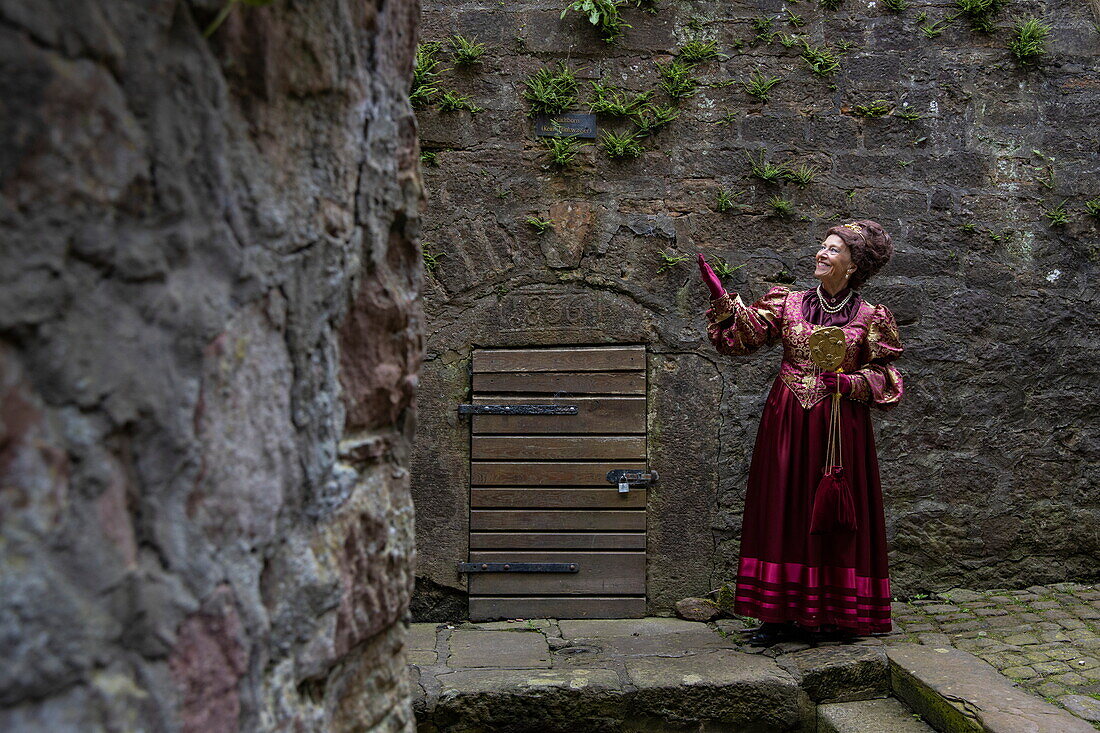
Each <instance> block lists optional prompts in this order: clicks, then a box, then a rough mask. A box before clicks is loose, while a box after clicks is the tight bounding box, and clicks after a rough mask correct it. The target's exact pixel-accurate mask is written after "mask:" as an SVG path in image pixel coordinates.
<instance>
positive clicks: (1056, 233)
mask: <svg viewBox="0 0 1100 733" xmlns="http://www.w3.org/2000/svg"><path fill="white" fill-rule="evenodd" d="M564 4H565V3H564V2H554V3H549V2H543V1H541V0H539V1H529V0H524V1H522V2H510V3H500V4H497V3H475V2H470V1H463V0H459V1H456V2H445V3H444V2H427V3H426V4H425V7H424V12H423V19H422V33H421V39H422V40H424V41H431V40H438V41H445V40H446V39H447V38H448V37H449V36H450V35H451V34H452V33H455V32H459V33H463V34H465V35H466V36H469V37H472V38H475V39H477V40H478V41H481V42H484V43H485V44H486V46H487V49H488V50H487V53H486V54H485V56H484V57H483V59H482V61H481V63H479V64H476V65H474V66H471V67H460V66H457V65H456V64H454V63H453V61H452V60H451V55H450V52H449V50H448V49H447V48H446V47H444V49H443V52H442V53H441V55H440V57H441V58H442V59H443V61H444V64H443V66H444V67H448V68H447V70H445V71H443V72H442V73H441V75H440V76H439V79H438V84H437V86H438V87H439V88H440V89H441V90H454V91H456V92H458V93H462V94H469V95H470V100H469V101H470V102H472V103H473V104H475V105H477V106H480V107H482V108H483V111H480V112H473V113H472V112H468V111H454V112H444V111H441V110H440V109H439V105H438V104H437V103H435V104H431V105H428V106H425V107H424V108H422V109H420V110H418V118H419V120H420V123H421V145H422V147H423V148H424V149H425V150H426V151H428V152H429V153H434V154H435V163H436V165H435V166H430V165H428V166H425V168H424V175H425V182H426V186H427V188H428V191H429V203H428V207H427V210H426V213H425V215H424V219H423V222H424V224H423V225H424V241H425V248H426V249H427V250H428V251H429V252H430V253H431V254H433V255H434V256H435V257H436V259H437V261H438V264H437V265H436V266H435V267H434V268H433V269H432V276H431V278H430V280H429V281H428V284H427V286H426V292H425V308H426V317H427V331H428V334H427V346H426V363H425V368H424V375H423V389H424V392H423V393H422V395H421V398H420V400H421V401H420V404H421V414H422V415H423V420H422V421H421V423H420V427H419V429H418V433H417V439H416V447H415V453H414V459H413V466H414V485H413V494H414V502H415V503H416V508H417V537H418V545H419V547H420V554H419V559H418V565H417V567H418V569H417V576H418V577H417V581H418V592H417V594H416V595H415V596H414V601H413V604H414V611H415V613H416V614H417V615H419V616H420V617H422V618H426V619H427V618H447V617H451V618H454V617H458V616H460V615H461V614H462V613H463V611H464V608H465V606H464V598H463V595H462V593H463V588H464V579H463V578H461V577H458V576H457V575H456V573H455V567H454V562H455V561H457V560H460V559H464V558H465V556H466V551H467V516H468V499H467V496H468V478H469V477H468V467H467V466H468V431H469V427H468V424H467V423H465V422H463V421H462V420H460V419H459V418H458V417H457V416H456V414H455V406H456V404H458V403H459V402H461V401H463V400H464V399H465V398H466V396H467V394H468V388H469V374H468V359H469V356H470V351H471V348H472V347H473V346H511V345H516V346H518V345H530V344H585V343H593V344H594V343H611V342H627V343H645V344H647V346H648V348H649V351H650V358H649V384H650V418H651V420H650V462H651V465H652V466H653V467H654V468H657V469H658V470H659V471H660V473H661V476H662V480H661V483H660V484H658V485H657V486H655V487H654V489H653V491H652V492H651V495H650V496H651V502H650V506H649V517H650V519H649V522H650V527H649V533H650V545H649V555H650V558H649V579H648V583H649V596H650V611H651V612H653V613H668V612H670V610H671V605H672V603H673V602H674V601H675V600H677V599H678V598H680V597H683V596H686V595H693V594H699V593H702V592H706V591H708V590H710V589H713V588H715V587H717V586H719V585H720V584H722V583H723V582H728V581H729V580H730V579H731V578H732V576H733V574H734V571H735V568H736V561H737V551H738V541H739V533H740V526H739V525H740V521H741V512H742V508H743V497H744V488H745V482H746V478H747V474H748V463H749V458H750V454H751V450H752V443H753V439H754V437H755V434H756V426H757V423H758V420H759V416H760V410H761V406H762V404H763V400H764V397H765V395H766V393H767V390H768V387H769V386H770V383H771V381H772V379H773V377H774V374H775V372H776V370H777V368H778V361H779V356H780V355H779V353H778V351H777V350H773V351H770V352H767V353H759V354H757V355H755V356H754V357H752V358H739V359H731V358H724V357H720V356H719V355H717V354H716V353H715V352H714V351H713V349H712V348H711V347H710V345H709V343H708V342H707V341H706V339H705V332H704V319H703V311H704V309H705V307H706V291H705V289H704V288H703V286H702V284H701V283H700V282H699V280H698V277H697V274H696V270H695V268H694V264H693V262H692V261H691V260H690V259H688V260H686V261H684V262H681V263H679V264H672V265H671V266H667V267H666V266H665V265H666V264H668V263H666V261H665V260H664V259H663V257H662V255H661V254H660V253H661V252H664V253H666V254H668V255H669V256H670V257H673V258H675V257H681V256H684V257H690V256H692V255H694V253H695V252H697V251H702V252H705V253H706V254H708V256H710V257H711V258H712V259H713V258H714V257H717V256H720V257H723V258H725V259H726V261H727V262H728V263H729V264H730V265H731V266H732V267H736V268H739V269H736V270H735V272H734V273H733V274H732V275H731V276H730V277H728V278H727V287H728V288H729V289H730V290H735V291H737V292H739V293H741V294H742V295H743V296H745V297H746V298H754V297H757V296H759V295H761V294H762V293H763V292H765V291H766V290H767V288H768V287H770V286H771V285H772V284H775V283H777V282H793V284H794V285H795V286H797V287H800V288H805V287H809V286H811V285H814V284H816V282H815V281H814V280H813V279H812V276H811V273H812V261H811V255H812V253H813V252H814V251H815V249H816V247H817V246H818V243H819V242H820V241H821V239H822V237H823V236H824V232H825V230H826V229H827V228H828V227H829V226H832V225H834V224H837V223H841V222H844V221H850V220H852V219H862V218H871V219H875V220H877V221H879V222H881V223H882V224H883V225H884V226H885V227H886V229H887V231H889V232H891V233H892V235H893V237H894V242H895V244H896V247H897V254H896V256H895V258H894V260H893V261H892V262H891V264H890V265H889V266H888V268H887V269H886V270H885V271H884V272H883V273H882V274H881V276H879V277H878V278H877V279H875V280H873V281H872V282H871V283H869V284H868V285H867V287H866V288H865V289H864V292H863V294H864V296H865V297H866V298H867V299H868V300H870V301H871V302H882V303H885V304H886V305H888V306H889V307H890V308H891V309H892V310H893V311H894V313H895V314H896V316H897V318H898V321H899V323H900V327H901V333H902V337H903V340H904V342H905V344H906V347H907V352H906V354H905V356H904V358H903V359H902V361H901V362H899V364H898V366H899V368H900V369H901V370H902V371H903V373H904V375H905V377H906V379H907V385H908V395H907V398H906V402H905V404H904V405H903V406H901V407H899V408H898V409H897V410H895V411H893V412H891V413H886V414H882V415H878V416H877V418H878V419H877V420H876V431H877V436H878V448H879V457H880V460H881V468H882V479H883V487H884V493H885V502H886V508H887V529H888V535H889V541H890V543H891V547H892V554H891V558H892V577H893V580H894V587H895V590H896V591H897V593H898V594H900V595H906V594H911V593H917V592H921V591H928V590H933V589H935V590H940V589H947V588H950V587H952V586H955V585H966V586H968V587H990V586H997V585H1019V586H1025V585H1028V584H1032V583H1044V582H1048V581H1056V580H1063V579H1067V578H1078V579H1086V580H1088V579H1095V578H1096V577H1098V576H1097V573H1098V572H1100V566H1098V565H1097V563H1096V557H1097V556H1098V554H1100V522H1097V518H1098V516H1100V502H1098V499H1097V494H1096V492H1095V490H1094V488H1095V485H1096V482H1097V480H1098V479H1100V472H1098V469H1097V466H1098V463H1097V458H1098V457H1100V430H1098V427H1100V426H1098V423H1097V421H1096V418H1095V410H1094V408H1093V407H1092V405H1091V403H1092V402H1095V394H1096V387H1095V384H1096V382H1097V378H1098V372H1100V368H1098V366H1097V365H1098V364H1100V360H1098V358H1097V357H1098V356H1100V347H1098V344H1097V341H1096V339H1095V337H1094V335H1093V334H1094V333H1095V331H1096V326H1097V320H1096V316H1095V314H1094V312H1093V311H1094V309H1093V307H1092V301H1093V299H1094V297H1095V295H1096V278H1097V275H1098V273H1100V267H1098V262H1100V228H1098V224H1100V221H1098V219H1097V218H1096V217H1094V216H1089V215H1087V214H1086V213H1085V211H1084V202H1085V201H1086V200H1089V199H1095V198H1096V197H1098V196H1100V146H1098V142H1097V134H1096V130H1097V128H1096V119H1095V118H1096V111H1097V110H1098V109H1100V74H1098V72H1097V67H1096V63H1095V61H1096V58H1097V54H1098V53H1100V32H1098V30H1097V28H1096V27H1095V26H1094V23H1095V22H1097V21H1098V20H1100V17H1094V16H1093V15H1092V10H1091V6H1090V5H1089V4H1083V3H1073V2H1066V1H1062V0H1058V1H1056V2H1050V3H1031V2H1015V3H1013V4H1012V5H1010V6H1009V7H1008V8H1007V9H1006V10H1005V11H1003V12H1002V14H1001V16H999V17H998V18H997V19H996V26H997V27H996V29H995V30H994V32H993V33H991V34H983V33H980V32H977V31H975V30H972V29H971V27H970V25H969V23H967V22H966V20H965V19H964V18H958V19H956V20H955V21H954V22H944V23H940V24H939V25H938V26H937V27H938V28H940V29H942V31H943V32H942V33H940V34H938V35H934V37H931V38H929V37H927V36H926V34H925V33H924V32H922V31H921V30H920V27H919V26H921V25H925V26H927V27H930V28H931V27H932V24H933V23H937V22H939V21H946V19H947V18H948V17H949V15H950V14H951V13H953V12H954V8H953V4H952V3H936V4H933V3H927V2H910V4H909V7H908V8H907V9H905V10H904V11H903V12H901V13H891V12H889V11H887V10H886V9H885V8H884V7H882V4H881V3H874V2H873V3H869V4H868V3H856V2H852V0H847V1H846V2H844V3H843V4H841V5H840V7H839V8H838V9H836V10H825V9H822V8H821V7H819V6H817V5H816V4H811V3H805V2H803V3H797V4H791V5H789V6H788V5H785V4H782V3H780V2H776V1H773V0H754V1H753V2H745V3H729V2H718V1H717V0H715V1H710V0H707V1H702V0H700V1H691V2H688V1H686V0H684V1H676V0H660V1H659V2H657V3H656V4H655V5H653V7H654V8H655V9H656V10H657V12H656V14H648V13H645V12H642V11H641V10H639V9H635V8H633V7H629V8H627V9H625V10H624V19H625V20H626V22H627V23H629V24H630V25H631V26H632V27H631V28H628V29H627V30H626V32H625V34H624V35H623V36H622V38H621V39H620V40H619V41H618V42H617V43H614V44H607V43H604V42H603V41H601V40H600V39H599V38H598V36H597V35H596V33H595V32H594V29H593V28H592V27H591V26H590V25H589V24H588V22H587V20H586V19H585V18H583V17H581V16H579V15H577V14H576V13H570V14H568V15H567V16H566V18H565V19H560V18H559V15H560V11H561V9H562V7H563V6H564ZM788 9H789V10H790V12H791V13H794V14H797V15H799V16H801V17H802V19H803V20H804V21H805V24H804V25H803V26H802V27H796V26H794V25H792V24H790V22H789V18H790V16H789V14H788V13H786V12H785V11H786V10H788ZM922 12H923V13H926V14H927V20H926V21H925V22H923V23H922V22H921V21H920V19H919V18H918V14H919V13H922ZM1028 13H1037V14H1039V15H1040V16H1041V17H1042V18H1043V19H1045V20H1046V21H1047V22H1049V23H1051V24H1052V25H1053V31H1052V34H1051V37H1050V39H1049V43H1048V52H1047V54H1046V55H1045V56H1044V57H1043V58H1042V60H1041V62H1040V63H1038V64H1037V65H1036V66H1035V67H1034V68H1032V69H1021V68H1018V67H1017V65H1016V64H1015V63H1014V61H1013V59H1012V57H1011V55H1010V54H1009V51H1008V50H1007V48H1006V42H1007V39H1008V37H1009V35H1010V34H1009V26H1010V25H1011V20H1012V17H1013V16H1015V15H1024V14H1028ZM761 16H766V17H770V18H772V19H773V21H772V30H773V31H778V32H781V33H787V34H794V33H800V34H805V36H806V38H807V39H808V40H807V43H808V44H810V45H821V44H826V43H827V44H828V45H829V46H830V47H831V48H833V49H834V50H838V49H837V44H843V43H850V44H851V46H850V47H849V48H847V49H846V50H843V51H840V52H839V58H840V63H841V69H840V71H839V72H838V73H836V74H835V75H833V76H824V77H820V76H816V75H814V74H813V73H811V71H810V69H809V67H808V66H807V64H806V63H804V62H803V60H802V59H801V58H800V57H799V49H800V48H801V46H800V45H799V44H793V45H792V46H791V47H790V48H787V47H785V46H784V45H783V44H782V43H781V42H780V40H779V38H778V37H773V38H772V40H771V41H770V42H769V41H767V40H761V41H756V42H754V40H753V37H754V34H755V32H754V30H753V27H752V21H753V19H755V18H758V17H761ZM934 31H935V29H933V30H932V32H933V33H934ZM692 39H696V40H701V41H716V42H717V47H718V49H719V50H720V51H721V52H722V53H723V54H725V55H726V58H723V59H720V60H717V61H708V62H704V63H701V64H699V65H697V66H696V67H695V69H694V72H693V75H694V76H695V77H696V78H698V79H699V80H700V81H701V82H702V86H701V87H700V89H699V90H698V91H697V92H696V93H695V94H694V95H692V96H691V97H689V98H687V99H685V100H683V101H682V103H680V104H679V105H678V109H679V117H678V119H676V120H675V121H674V122H673V123H672V124H670V125H669V126H667V127H666V128H665V129H663V130H662V131H660V132H658V133H656V134H655V135H653V136H651V137H649V138H646V139H645V140H644V141H643V145H644V147H645V148H646V150H645V152H644V154H643V155H641V157H639V158H638V159H636V160H627V161H623V162H617V161H614V160H611V159H610V158H609V157H608V156H607V155H606V154H604V152H603V151H602V150H600V149H599V147H598V145H589V146H588V147H587V148H585V149H584V150H583V151H582V152H581V154H580V155H579V157H578V162H577V164H576V165H575V166H573V167H570V168H565V169H563V170H561V171H557V170H554V169H552V168H550V167H548V165H547V162H546V156H545V154H544V152H543V151H542V147H541V145H540V144H539V142H538V141H537V139H536V138H535V137H534V135H533V132H532V125H531V121H530V119H529V118H528V116H527V114H528V111H529V109H530V108H529V106H528V103H527V102H526V101H525V100H524V99H523V97H522V94H523V91H524V89H525V85H524V80H525V79H527V78H528V77H529V76H530V75H531V74H532V73H534V72H535V71H537V70H538V69H540V68H544V67H551V68H554V67H556V64H557V62H558V61H563V62H564V63H565V64H566V65H567V66H568V67H570V68H572V69H573V70H574V71H575V72H576V74H577V76H578V77H580V79H581V88H580V104H579V105H578V107H577V109H578V111H584V110H586V109H587V107H586V100H587V99H588V94H589V82H590V81H592V80H603V82H604V83H610V84H614V85H619V86H622V87H625V88H627V89H630V90H633V91H642V90H650V89H656V88H657V84H658V78H657V73H656V68H657V67H656V62H666V61H668V60H669V59H670V58H671V55H672V54H675V53H677V52H678V49H679V47H680V46H681V45H682V44H684V43H686V42H687V41H689V40H692ZM757 70H759V71H762V72H764V73H765V74H767V75H769V76H777V77H781V78H782V81H781V82H780V83H779V84H778V85H777V86H775V87H774V88H773V89H772V90H771V94H770V99H769V100H768V101H767V102H760V101H758V100H757V99H755V98H754V97H752V96H749V95H748V94H746V92H745V91H744V89H743V88H742V86H741V85H740V83H738V82H739V81H740V80H742V79H745V78H747V77H748V76H749V75H750V74H751V73H752V72H754V71H757ZM731 82H733V83H731ZM654 99H655V101H657V102H659V103H662V104H666V103H668V102H669V100H668V98H667V97H666V96H665V95H664V93H663V92H657V93H656V95H655V97H654ZM878 99H885V100H887V102H888V103H889V105H890V106H892V107H893V112H892V113H891V114H889V115H887V116H883V117H877V118H875V117H864V116H860V115H858V114H857V113H856V110H855V106H856V105H864V104H868V103H871V102H874V101H875V100H878ZM904 104H908V105H909V107H908V108H905V107H904V106H903V105H904ZM906 109H908V111H910V112H913V113H916V114H919V115H920V116H919V117H917V118H916V119H913V120H911V121H906V120H905V119H903V118H902V117H901V116H900V115H899V114H898V113H899V112H904V111H906ZM599 125H600V126H601V127H602V128H606V129H613V130H617V131H624V130H628V129H630V127H631V124H630V123H629V122H628V121H626V120H621V119H614V118H609V117H606V116H600V118H599ZM746 152H749V153H753V154H754V155H759V154H760V153H763V154H764V155H765V156H766V158H767V160H768V161H770V162H773V163H785V162H790V163H794V164H797V163H806V164H811V165H815V166H817V167H818V168H819V173H818V175H817V177H816V179H815V180H814V181H813V182H811V183H809V184H808V185H805V186H802V187H800V186H798V185H796V184H794V183H792V182H783V183H778V184H770V183H764V182H762V181H761V180H759V179H757V178H753V177H751V176H750V175H749V166H748V163H747V161H746V159H745V153H746ZM720 188H728V189H730V191H732V192H736V191H741V192H742V193H741V194H740V195H735V196H734V197H733V204H734V205H733V207H732V208H730V209H728V210H726V211H721V210H720V208H721V207H719V206H718V204H717V194H718V191H719V189H720ZM773 195H781V196H782V197H784V198H786V199H788V200H790V201H791V202H793V204H794V209H795V211H794V214H793V215H791V216H774V215H771V213H772V211H771V207H770V205H769V199H770V198H771V197H772V196H773ZM1063 200H1066V208H1067V210H1068V211H1069V213H1070V220H1069V223H1068V224H1066V225H1064V226H1061V227H1055V226H1052V225H1051V224H1050V222H1049V220H1048V218H1045V217H1044V215H1043V212H1044V211H1046V210H1048V209H1052V208H1054V207H1055V206H1056V205H1057V204H1058V203H1059V202H1061V201H1063ZM529 216H537V217H540V218H542V219H550V220H552V221H553V222H554V228H553V229H552V230H551V231H547V232H546V233H545V234H541V235H540V234H538V233H537V232H536V231H535V230H534V229H533V228H532V227H530V226H528V225H527V224H525V219H526V218H527V217H529Z"/></svg>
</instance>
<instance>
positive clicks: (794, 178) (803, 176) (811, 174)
mask: <svg viewBox="0 0 1100 733" xmlns="http://www.w3.org/2000/svg"><path fill="white" fill-rule="evenodd" d="M818 172H819V169H818V167H817V166H816V165H807V164H806V163H802V164H801V165H799V166H797V167H794V168H792V167H790V166H788V167H787V169H786V170H785V171H784V173H783V177H784V178H786V179H787V180H788V181H790V182H792V183H796V184H798V186H799V187H801V186H806V185H808V184H810V183H813V182H814V179H815V178H816V177H817V174H818Z"/></svg>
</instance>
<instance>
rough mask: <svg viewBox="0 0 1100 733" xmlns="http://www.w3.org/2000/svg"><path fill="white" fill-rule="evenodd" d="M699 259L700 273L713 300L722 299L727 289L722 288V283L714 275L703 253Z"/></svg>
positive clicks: (699, 255)
mask: <svg viewBox="0 0 1100 733" xmlns="http://www.w3.org/2000/svg"><path fill="white" fill-rule="evenodd" d="M697 257H698V260H699V273H700V274H701V275H702V276H703V282H704V283H705V284H706V286H707V290H709V291H710V298H711V300H714V299H715V298H721V297H722V296H723V295H725V294H726V289H725V288H724V287H722V281H721V280H719V279H718V276H717V275H715V274H714V270H712V269H710V265H709V264H708V263H707V258H706V257H703V253H702V252H700V253H699V254H698V255H697Z"/></svg>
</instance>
